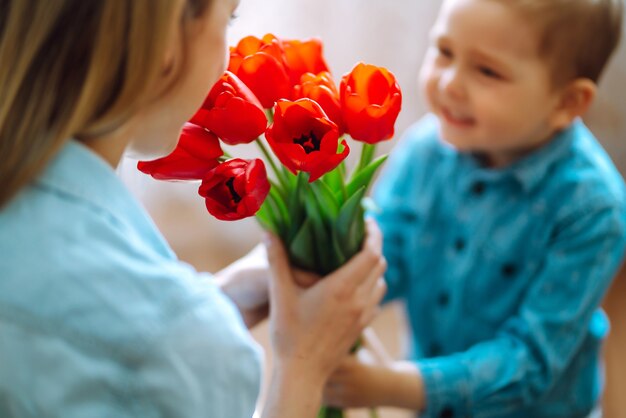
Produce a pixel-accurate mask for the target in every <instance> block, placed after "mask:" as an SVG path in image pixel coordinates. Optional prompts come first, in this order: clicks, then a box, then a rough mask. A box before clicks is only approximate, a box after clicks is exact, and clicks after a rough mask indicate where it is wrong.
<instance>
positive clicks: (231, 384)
mask: <svg viewBox="0 0 626 418" xmlns="http://www.w3.org/2000/svg"><path fill="white" fill-rule="evenodd" d="M259 354H260V353H259V349H258V347H257V345H256V344H255V343H254V342H253V341H252V339H251V337H250V336H249V334H248V332H247V330H246V329H245V326H244V324H243V322H242V320H241V317H240V315H239V313H238V312H237V311H236V308H235V307H234V305H233V304H232V303H231V302H230V300H229V299H227V298H226V296H224V295H223V294H222V293H221V291H220V290H219V289H218V288H217V286H216V285H215V284H214V283H213V280H212V278H211V277H210V276H208V275H201V274H198V273H197V272H196V271H195V270H193V269H192V268H191V267H190V266H188V265H185V264H183V263H182V262H180V261H179V260H177V258H176V257H175V255H174V253H173V252H172V250H171V249H170V248H169V247H168V245H167V244H166V242H165V241H164V239H163V238H162V236H161V235H160V234H159V232H158V231H157V230H156V228H155V226H154V225H153V223H152V222H151V220H150V219H149V217H148V216H147V214H146V213H145V212H144V210H143V209H142V208H141V207H140V206H139V204H138V203H137V202H136V200H135V199H134V198H133V197H132V196H131V195H130V193H129V192H128V190H127V189H126V188H125V187H124V186H123V184H122V183H121V182H120V180H119V179H118V178H117V176H116V175H115V172H114V171H113V170H112V169H111V167H110V166H108V165H107V164H106V163H105V162H104V161H103V160H101V159H100V158H99V157H98V156H96V155H95V154H93V153H92V152H91V151H89V150H88V149H87V148H85V147H84V146H83V145H81V144H79V143H78V142H75V141H70V142H69V143H68V144H67V145H66V146H65V147H64V149H63V150H62V151H61V152H60V154H59V155H58V156H57V157H56V158H55V159H54V160H53V161H52V163H51V164H50V165H49V167H48V168H47V169H46V170H45V172H44V173H43V174H42V175H41V176H40V177H39V179H38V180H37V181H35V182H34V184H32V185H31V186H29V187H27V188H25V189H24V190H23V191H22V192H21V193H20V194H19V195H18V196H17V197H16V198H15V199H13V200H12V201H11V202H10V204H9V205H8V206H7V207H5V208H3V209H2V210H1V211H0V417H3V418H9V417H44V416H45V417H59V418H73V417H76V418H79V417H80V418H85V417H103V418H104V417H106V418H109V417H142V418H149V417H210V418H218V417H219V418H250V417H251V416H252V414H253V411H254V406H255V402H256V398H257V394H258V390H259V385H260V355H259Z"/></svg>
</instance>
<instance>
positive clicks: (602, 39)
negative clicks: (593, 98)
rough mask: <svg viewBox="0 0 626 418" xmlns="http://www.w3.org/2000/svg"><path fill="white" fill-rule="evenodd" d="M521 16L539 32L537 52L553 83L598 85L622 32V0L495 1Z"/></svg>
mask: <svg viewBox="0 0 626 418" xmlns="http://www.w3.org/2000/svg"><path fill="white" fill-rule="evenodd" d="M494 1H499V2H500V3H502V4H504V5H506V6H510V7H513V8H514V9H515V10H516V11H519V12H521V13H522V16H524V17H525V18H526V19H528V20H529V21H530V22H531V24H533V25H535V26H536V28H537V29H538V31H539V34H540V38H539V42H540V43H539V53H540V55H541V57H542V58H544V59H546V60H547V61H548V63H549V65H550V68H551V72H552V79H553V82H554V84H556V85H563V84H565V83H567V82H569V81H571V80H574V79H576V78H588V79H590V80H592V81H594V82H596V83H597V82H598V80H599V79H600V76H601V75H602V72H603V71H604V68H605V67H606V64H607V62H608V61H609V58H610V57H611V55H612V54H613V52H614V51H615V49H616V48H617V45H618V44H619V40H620V37H621V33H622V19H623V17H622V15H623V12H624V10H623V7H624V6H623V3H622V0H494Z"/></svg>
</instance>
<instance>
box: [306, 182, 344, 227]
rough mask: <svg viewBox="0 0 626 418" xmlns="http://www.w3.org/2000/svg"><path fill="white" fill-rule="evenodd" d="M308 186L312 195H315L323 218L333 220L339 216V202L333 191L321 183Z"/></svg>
mask: <svg viewBox="0 0 626 418" xmlns="http://www.w3.org/2000/svg"><path fill="white" fill-rule="evenodd" d="M310 186H311V189H312V190H313V193H315V197H316V198H317V201H318V202H319V206H320V210H321V211H322V213H323V214H324V217H325V218H326V219H335V218H336V217H337V215H338V214H339V202H338V201H337V198H336V197H335V194H334V193H333V191H332V190H331V189H330V188H329V187H328V185H326V184H325V183H324V182H322V181H314V182H313V183H311V184H310Z"/></svg>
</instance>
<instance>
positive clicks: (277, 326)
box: [264, 220, 386, 418]
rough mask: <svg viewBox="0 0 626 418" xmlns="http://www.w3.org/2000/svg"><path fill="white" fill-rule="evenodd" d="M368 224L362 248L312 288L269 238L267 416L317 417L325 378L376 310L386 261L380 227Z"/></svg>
mask: <svg viewBox="0 0 626 418" xmlns="http://www.w3.org/2000/svg"><path fill="white" fill-rule="evenodd" d="M367 228H368V234H367V239H366V241H365V244H364V246H363V249H362V250H361V252H359V253H358V254H357V255H355V256H354V257H353V258H352V259H350V261H349V262H348V263H347V264H346V265H344V266H343V267H341V268H340V269H339V270H337V271H335V272H333V273H331V274H329V275H328V276H326V277H325V278H323V279H322V280H319V281H317V282H316V283H314V284H313V285H312V286H310V287H308V288H303V287H301V286H299V285H298V284H296V282H295V280H294V275H293V272H292V270H291V269H290V267H289V264H288V260H287V256H286V254H285V250H284V248H283V246H282V245H281V243H280V242H279V240H278V239H277V238H275V237H271V236H270V237H269V238H268V250H267V251H268V257H269V260H270V266H271V271H272V276H273V280H272V281H271V283H270V294H271V298H272V309H271V314H270V333H271V339H272V347H273V349H274V356H275V357H274V358H275V360H274V363H275V367H274V375H273V380H272V387H271V389H270V394H269V398H268V405H267V406H266V408H265V412H264V417H265V418H270V417H272V418H282V417H294V416H297V417H300V418H308V417H314V416H315V414H316V413H317V410H318V408H319V406H320V403H321V395H322V387H323V385H324V382H325V380H326V379H327V377H328V376H329V375H330V373H331V372H332V371H333V370H334V369H335V368H336V367H337V366H338V365H339V363H340V362H341V361H342V360H343V358H344V357H345V355H346V353H348V351H349V350H350V347H351V346H352V344H354V342H355V341H356V339H357V338H358V336H359V334H360V333H361V331H362V330H363V328H364V327H365V326H366V325H367V324H368V323H369V322H370V321H371V320H372V319H373V318H374V316H375V315H376V314H377V312H378V310H379V307H378V304H379V303H380V301H381V300H382V297H383V295H384V293H385V290H386V286H385V282H384V280H383V279H382V275H383V273H384V271H385V268H386V262H385V260H384V259H383V257H382V254H381V246H382V239H381V233H380V230H379V229H378V227H377V226H376V224H375V223H374V221H371V220H370V221H368V222H367Z"/></svg>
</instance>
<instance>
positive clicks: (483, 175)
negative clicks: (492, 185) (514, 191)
mask: <svg viewBox="0 0 626 418" xmlns="http://www.w3.org/2000/svg"><path fill="white" fill-rule="evenodd" d="M581 129H585V128H584V125H583V123H582V121H580V120H576V121H575V122H574V123H573V124H572V125H570V126H569V127H568V128H567V129H565V130H563V131H561V132H559V133H558V134H556V135H555V137H554V138H553V139H552V140H550V141H549V142H548V143H546V144H545V145H543V146H542V147H541V148H539V149H537V150H535V151H534V152H533V153H531V154H529V155H527V156H525V157H524V158H522V159H521V160H519V161H516V162H515V163H513V164H511V165H510V166H508V167H505V168H502V169H489V168H484V167H481V166H480V163H479V161H478V159H477V158H476V157H474V156H470V155H468V154H459V156H460V157H461V158H462V159H463V160H464V161H465V164H469V165H470V166H471V168H472V169H473V170H472V171H474V173H475V174H474V176H471V177H472V178H471V179H470V178H468V180H470V181H476V180H483V181H496V180H500V179H503V178H513V179H514V180H515V181H517V182H518V183H519V184H520V186H521V187H522V188H523V190H524V191H525V192H530V191H532V190H533V189H534V188H535V187H536V186H537V185H538V184H539V183H541V181H542V180H543V179H544V178H545V176H546V173H547V172H548V171H549V170H550V169H551V168H552V167H553V166H554V165H555V164H557V163H558V162H559V161H562V160H563V159H564V158H565V156H566V155H567V154H568V153H569V151H570V149H571V147H572V143H573V141H574V139H575V137H576V132H577V131H579V130H581Z"/></svg>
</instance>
